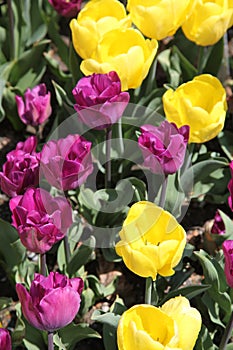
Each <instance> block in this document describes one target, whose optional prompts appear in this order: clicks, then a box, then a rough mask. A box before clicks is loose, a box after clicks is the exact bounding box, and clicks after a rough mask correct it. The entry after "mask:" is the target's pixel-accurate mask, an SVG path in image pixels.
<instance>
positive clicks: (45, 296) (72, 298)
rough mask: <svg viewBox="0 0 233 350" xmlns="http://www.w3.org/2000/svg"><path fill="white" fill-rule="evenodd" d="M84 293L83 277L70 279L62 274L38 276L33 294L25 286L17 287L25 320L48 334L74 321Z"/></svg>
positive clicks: (17, 285) (36, 276)
mask: <svg viewBox="0 0 233 350" xmlns="http://www.w3.org/2000/svg"><path fill="white" fill-rule="evenodd" d="M82 290H83V280H82V279H81V278H78V277H76V278H70V279H69V278H68V277H66V276H64V275H61V274H59V273H58V272H50V274H49V276H47V277H45V276H43V275H40V274H35V278H34V280H33V281H32V284H31V288H30V291H29V292H28V291H27V289H26V288H25V287H24V286H23V285H22V284H20V283H17V284H16V291H17V294H18V297H19V300H20V302H21V305H22V311H23V314H24V316H25V318H26V319H27V320H28V322H29V323H30V324H31V325H33V326H34V327H36V328H38V329H41V330H45V331H48V332H53V331H55V330H57V329H59V328H62V327H65V326H66V325H68V324H69V323H70V322H72V321H73V319H74V318H75V316H76V314H77V312H78V310H79V307H80V300H81V298H80V294H81V293H82Z"/></svg>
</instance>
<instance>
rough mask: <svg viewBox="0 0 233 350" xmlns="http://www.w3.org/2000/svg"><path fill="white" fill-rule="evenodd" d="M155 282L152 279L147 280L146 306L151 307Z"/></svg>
mask: <svg viewBox="0 0 233 350" xmlns="http://www.w3.org/2000/svg"><path fill="white" fill-rule="evenodd" d="M152 287H153V280H152V278H151V277H147V278H146V288H145V304H149V305H151V296H152Z"/></svg>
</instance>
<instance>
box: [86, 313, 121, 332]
mask: <svg viewBox="0 0 233 350" xmlns="http://www.w3.org/2000/svg"><path fill="white" fill-rule="evenodd" d="M120 317H121V316H120V315H115V314H114V313H113V312H106V313H104V314H103V313H101V311H99V310H95V311H94V312H93V314H92V316H91V319H92V320H94V321H97V322H100V323H102V324H108V325H109V326H112V327H114V328H117V326H118V323H119V319H120Z"/></svg>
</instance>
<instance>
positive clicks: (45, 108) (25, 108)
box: [15, 84, 52, 126]
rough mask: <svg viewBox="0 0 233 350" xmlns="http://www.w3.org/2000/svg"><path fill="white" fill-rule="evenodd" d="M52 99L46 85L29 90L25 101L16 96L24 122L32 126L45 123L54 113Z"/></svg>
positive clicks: (19, 112) (25, 95) (20, 115)
mask: <svg viewBox="0 0 233 350" xmlns="http://www.w3.org/2000/svg"><path fill="white" fill-rule="evenodd" d="M50 98H51V94H50V92H47V90H46V86H45V84H40V85H37V86H35V87H34V88H33V89H27V90H26V92H25V94H24V99H23V98H22V97H21V96H17V95H16V96H15V100H16V104H17V108H18V114H19V117H20V119H21V120H22V122H23V123H24V124H27V125H32V126H38V125H40V124H42V123H44V122H45V121H46V120H47V119H48V118H49V116H50V115H51V113H52V108H51V104H50Z"/></svg>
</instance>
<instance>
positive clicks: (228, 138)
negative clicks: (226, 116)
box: [218, 130, 233, 161]
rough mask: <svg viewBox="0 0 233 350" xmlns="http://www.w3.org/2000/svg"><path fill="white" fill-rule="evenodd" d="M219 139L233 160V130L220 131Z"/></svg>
mask: <svg viewBox="0 0 233 350" xmlns="http://www.w3.org/2000/svg"><path fill="white" fill-rule="evenodd" d="M218 140H219V143H220V145H221V148H222V150H223V152H224V153H225V154H226V156H227V157H228V159H229V160H230V161H231V160H232V158H233V144H232V140H233V132H232V131H229V130H224V132H220V133H219V135H218Z"/></svg>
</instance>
